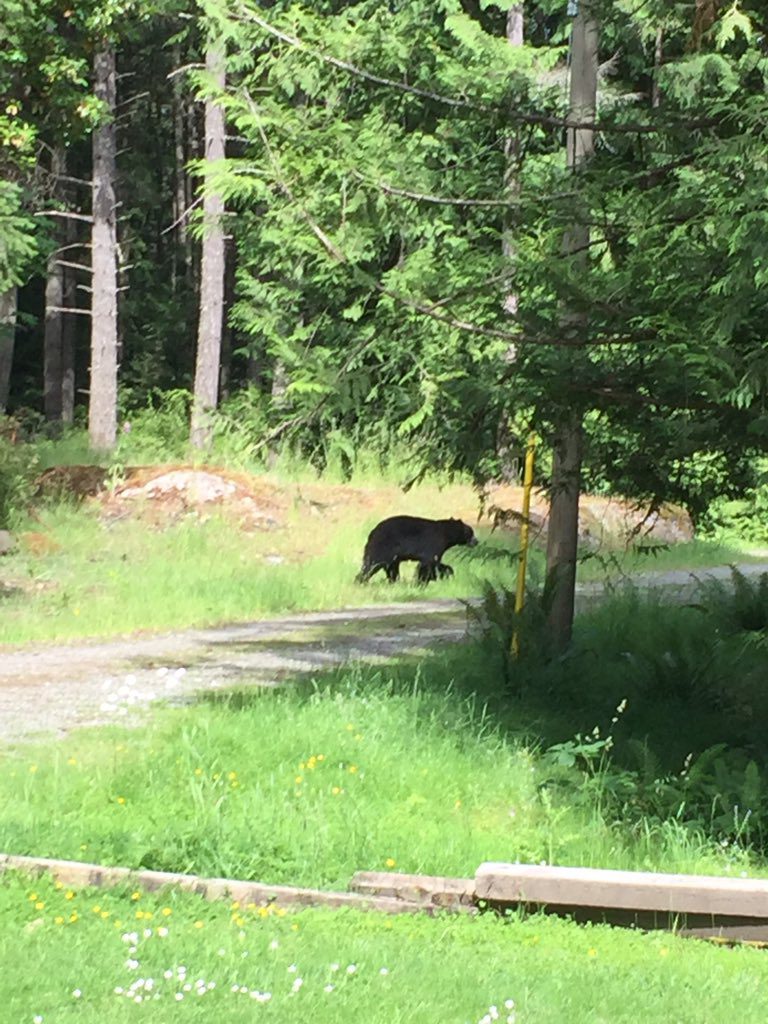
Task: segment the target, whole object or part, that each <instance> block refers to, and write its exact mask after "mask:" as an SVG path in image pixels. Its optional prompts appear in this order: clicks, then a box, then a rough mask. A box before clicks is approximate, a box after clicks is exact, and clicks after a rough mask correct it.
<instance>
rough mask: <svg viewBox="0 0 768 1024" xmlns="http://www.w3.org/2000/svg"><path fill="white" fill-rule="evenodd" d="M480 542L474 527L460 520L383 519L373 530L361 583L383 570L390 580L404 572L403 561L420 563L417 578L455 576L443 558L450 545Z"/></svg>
mask: <svg viewBox="0 0 768 1024" xmlns="http://www.w3.org/2000/svg"><path fill="white" fill-rule="evenodd" d="M458 544H465V545H466V546H467V547H470V548H472V547H474V546H475V544H477V538H476V537H475V535H474V533H473V531H472V527H471V526H467V524H466V523H462V521H461V520H460V519H421V518H419V517H418V516H392V518H391V519H383V520H382V521H381V522H380V523H379V524H378V525H377V526H374V528H373V529H372V530H371V532H370V534H369V535H368V540H367V542H366V545H365V551H364V552H363V567H362V569H361V570H360V572H359V574H358V576H357V582H358V583H366V582H367V581H368V580H369V579H370V578H371V576H373V574H374V573H375V572H378V571H379V569H383V570H384V571H385V572H386V574H387V579H388V580H389V582H390V583H394V582H395V581H396V580H397V578H398V576H399V574H400V563H401V562H418V563H419V568H418V570H417V573H416V578H417V580H418V581H419V583H429V581H430V580H436V579H437V578H438V576H439V577H440V578H441V579H442V578H443V577H445V576H452V575H453V569H452V568H451V567H450V565H443V563H442V561H441V559H442V557H443V554H444V553H445V552H446V551H447V550H448V548H453V547H456V546H457V545H458Z"/></svg>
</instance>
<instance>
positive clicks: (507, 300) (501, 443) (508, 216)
mask: <svg viewBox="0 0 768 1024" xmlns="http://www.w3.org/2000/svg"><path fill="white" fill-rule="evenodd" d="M524 27H525V22H524V20H523V5H522V4H521V3H520V4H514V5H513V6H512V7H510V8H509V10H508V11H507V25H506V36H507V42H508V43H509V45H510V46H515V47H518V46H522V45H523V41H524V38H525V36H524ZM503 196H504V198H505V199H509V200H515V199H517V198H519V196H520V129H519V128H518V127H517V126H515V127H512V128H510V130H509V135H508V136H507V137H506V139H505V140H504V184H503ZM515 227H516V223H515V215H514V208H513V207H510V208H509V209H508V210H507V211H506V212H505V214H504V224H503V227H502V233H501V254H502V256H503V257H504V262H505V264H506V266H507V267H508V277H507V280H506V281H505V283H504V297H503V301H502V305H503V308H504V312H505V313H507V314H508V315H509V316H510V317H516V316H517V308H518V295H517V292H516V291H515V288H514V285H513V277H514V266H515V260H516V257H517V246H516V245H515ZM516 358H517V349H516V347H515V345H514V344H510V345H509V346H508V347H507V351H506V352H505V354H504V359H505V361H506V362H507V363H514V361H515V359H516ZM517 448H518V445H517V438H516V437H515V436H514V432H513V430H512V427H511V424H510V418H509V415H508V413H507V412H506V411H505V412H503V413H502V416H501V420H500V422H499V425H498V428H497V434H496V453H497V455H498V458H499V467H500V476H501V479H502V480H505V481H512V480H515V479H517V478H519V462H520V460H519V455H518V452H517Z"/></svg>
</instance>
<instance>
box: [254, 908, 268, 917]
mask: <svg viewBox="0 0 768 1024" xmlns="http://www.w3.org/2000/svg"><path fill="white" fill-rule="evenodd" d="M256 913H257V914H258V915H259V917H269V907H259V909H258V910H257V911H256Z"/></svg>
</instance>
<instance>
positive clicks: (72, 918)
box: [69, 910, 80, 924]
mask: <svg viewBox="0 0 768 1024" xmlns="http://www.w3.org/2000/svg"><path fill="white" fill-rule="evenodd" d="M79 919H80V915H79V914H78V912H77V911H76V910H73V911H72V913H71V914H70V915H69V920H70V923H71V924H74V923H75V921H78V920H79Z"/></svg>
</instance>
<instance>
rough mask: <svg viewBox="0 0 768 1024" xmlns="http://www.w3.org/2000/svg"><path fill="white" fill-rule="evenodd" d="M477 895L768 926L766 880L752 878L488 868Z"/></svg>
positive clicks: (483, 866) (498, 900)
mask: <svg viewBox="0 0 768 1024" xmlns="http://www.w3.org/2000/svg"><path fill="white" fill-rule="evenodd" d="M475 892H476V896H477V898H478V899H480V900H488V901H489V902H491V903H516V904H517V903H526V904H528V903H536V904H545V905H552V906H557V907H564V908H565V907H573V908H575V907H585V908H605V909H615V910H634V911H653V912H657V913H664V914H694V915H703V916H706V917H718V916H722V917H728V918H739V919H747V920H751V921H753V922H754V923H755V924H757V923H765V924H768V880H764V879H756V878H716V877H712V876H709V875H664V874H653V873H651V872H644V871H609V870H602V869H594V868H567V867H566V868H561V867H549V866H543V865H533V864H500V863H486V864H481V865H480V867H479V868H478V870H477V873H476V874H475ZM761 919H762V921H761Z"/></svg>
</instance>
